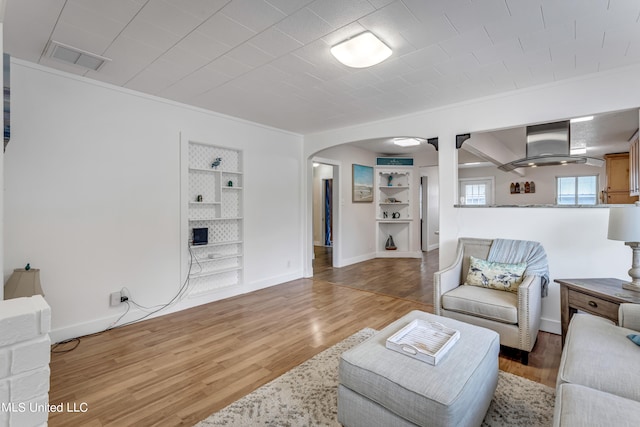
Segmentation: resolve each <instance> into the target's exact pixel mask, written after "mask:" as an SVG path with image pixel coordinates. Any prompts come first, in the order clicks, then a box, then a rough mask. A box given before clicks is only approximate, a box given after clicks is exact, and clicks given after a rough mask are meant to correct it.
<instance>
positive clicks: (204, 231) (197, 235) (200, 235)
mask: <svg viewBox="0 0 640 427" xmlns="http://www.w3.org/2000/svg"><path fill="white" fill-rule="evenodd" d="M208 243H209V229H208V228H207V227H203V228H194V229H193V246H200V245H206V244H208Z"/></svg>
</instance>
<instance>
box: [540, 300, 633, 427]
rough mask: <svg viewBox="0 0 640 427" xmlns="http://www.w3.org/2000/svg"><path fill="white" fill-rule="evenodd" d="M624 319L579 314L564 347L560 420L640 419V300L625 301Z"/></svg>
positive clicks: (617, 422)
mask: <svg viewBox="0 0 640 427" xmlns="http://www.w3.org/2000/svg"><path fill="white" fill-rule="evenodd" d="M619 323H620V326H616V325H615V324H613V323H612V322H611V321H609V320H606V319H603V318H601V317H596V316H592V315H589V314H585V313H578V314H575V315H574V316H573V317H572V319H571V323H570V324H569V331H568V332H567V336H566V339H565V345H564V348H563V350H562V359H561V361H560V369H559V371H558V380H557V386H556V404H555V409H554V419H553V420H554V426H564V427H568V426H616V427H619V426H637V425H640V346H637V345H636V344H634V343H633V342H631V340H629V339H628V338H627V335H629V334H640V332H639V331H640V304H621V305H620V310H619Z"/></svg>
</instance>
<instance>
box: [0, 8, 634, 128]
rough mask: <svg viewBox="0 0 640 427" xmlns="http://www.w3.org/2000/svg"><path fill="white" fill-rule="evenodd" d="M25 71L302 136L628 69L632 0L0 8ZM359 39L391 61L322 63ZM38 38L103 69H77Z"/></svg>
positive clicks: (9, 45)
mask: <svg viewBox="0 0 640 427" xmlns="http://www.w3.org/2000/svg"><path fill="white" fill-rule="evenodd" d="M5 2H6V10H5V19H4V48H5V51H6V52H8V53H10V54H11V55H13V56H15V57H17V58H21V59H24V60H27V61H31V62H36V63H40V64H43V65H46V66H49V67H53V68H57V69H60V70H64V71H68V72H71V73H74V74H80V75H84V76H86V77H88V78H91V79H96V80H99V81H103V82H108V83H112V84H115V85H118V86H123V87H126V88H130V89H134V90H138V91H141V92H146V93H149V94H153V95H157V96H160V97H164V98H168V99H173V100H176V101H180V102H184V103H186V104H190V105H195V106H199V107H202V108H206V109H209V110H213V111H217V112H221V113H225V114H229V115H232V116H236V117H240V118H244V119H247V120H251V121H255V122H258V123H263V124H266V125H270V126H274V127H277V128H281V129H286V130H290V131H293V132H298V133H302V134H306V133H311V132H316V131H321V130H325V129H330V128H336V127H342V126H347V125H351V124H356V123H362V122H366V121H371V120H377V119H382V118H386V117H391V116H397V115H402V114H406V113H410V112H414V111H418V110H422V109H428V108H432V107H437V106H441V105H444V104H449V103H452V102H458V101H463V100H465V99H469V98H475V97H479V96H484V95H491V94H496V93H500V92H504V91H509V90H513V89H518V88H524V87H529V86H533V85H537V84H543V83H548V82H553V81H557V80H562V79H567V78H572V77H576V76H580V75H584V74H589V73H597V72H602V71H605V70H608V69H612V68H616V67H622V66H626V65H630V64H636V63H640V23H639V22H638V20H639V17H640V1H638V0H430V1H426V0H395V1H394V0H368V1H367V0H316V1H312V0H268V1H267V0H232V1H228V0H108V1H106V0H44V1H43V0H5ZM364 30H370V31H372V32H373V33H375V34H376V35H378V36H379V37H380V38H381V39H382V40H383V41H384V42H385V43H386V44H387V45H389V46H390V47H391V48H392V49H393V51H394V53H393V55H392V56H391V58H390V59H388V60H387V61H385V62H383V63H382V64H379V65H376V66H374V67H372V68H369V69H364V70H356V69H350V68H348V67H346V66H343V65H341V64H339V63H338V62H337V61H336V60H335V59H334V58H333V57H332V56H331V55H330V53H329V48H330V46H332V45H333V44H336V43H337V42H339V41H342V40H344V39H346V38H348V37H350V36H353V35H356V34H358V33H360V32H362V31H364ZM49 40H55V41H57V42H60V43H64V44H67V45H71V46H75V47H77V48H80V49H83V50H85V51H88V52H92V53H95V54H98V55H102V56H106V57H108V58H111V59H112V61H111V62H109V63H107V64H106V65H105V66H104V67H103V68H102V69H101V70H100V71H98V72H95V71H86V70H83V69H80V68H77V67H76V66H73V65H67V64H64V63H61V62H57V61H55V60H53V59H51V58H48V57H45V56H44V53H45V50H46V49H45V47H46V45H47V43H48V41H49Z"/></svg>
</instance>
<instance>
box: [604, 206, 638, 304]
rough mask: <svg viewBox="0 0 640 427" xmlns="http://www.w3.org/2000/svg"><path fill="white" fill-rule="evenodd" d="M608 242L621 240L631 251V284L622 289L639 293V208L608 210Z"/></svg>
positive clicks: (627, 207)
mask: <svg viewBox="0 0 640 427" xmlns="http://www.w3.org/2000/svg"><path fill="white" fill-rule="evenodd" d="M607 238H608V239H610V240H621V241H623V242H624V244H625V245H627V246H629V247H630V248H631V250H632V251H633V261H632V263H631V269H630V270H629V276H631V282H629V283H624V284H623V285H622V289H626V290H628V291H636V292H640V206H639V205H638V204H636V205H635V206H625V207H612V208H609V233H608V235H607Z"/></svg>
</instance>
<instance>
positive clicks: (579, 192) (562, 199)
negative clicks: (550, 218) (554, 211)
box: [556, 175, 598, 206]
mask: <svg viewBox="0 0 640 427" xmlns="http://www.w3.org/2000/svg"><path fill="white" fill-rule="evenodd" d="M597 203H598V176H597V175H589V176H558V177H556V204H557V205H562V206H571V205H595V204H597Z"/></svg>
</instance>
